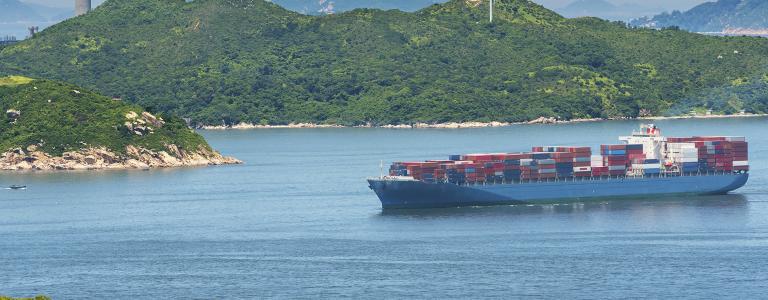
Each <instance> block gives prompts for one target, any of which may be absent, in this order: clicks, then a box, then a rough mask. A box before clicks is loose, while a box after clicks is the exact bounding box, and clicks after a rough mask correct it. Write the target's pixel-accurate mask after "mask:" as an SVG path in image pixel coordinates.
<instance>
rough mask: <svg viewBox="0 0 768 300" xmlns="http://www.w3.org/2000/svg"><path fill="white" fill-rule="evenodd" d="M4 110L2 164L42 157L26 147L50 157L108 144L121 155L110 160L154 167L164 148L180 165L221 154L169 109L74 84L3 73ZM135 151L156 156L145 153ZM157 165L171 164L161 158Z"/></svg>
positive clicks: (0, 88) (1, 119) (0, 133)
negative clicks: (155, 109) (154, 109)
mask: <svg viewBox="0 0 768 300" xmlns="http://www.w3.org/2000/svg"><path fill="white" fill-rule="evenodd" d="M0 109H1V110H2V112H3V115H2V116H0V156H1V157H0V165H1V166H3V168H11V169H15V167H14V166H15V165H17V163H19V162H20V161H14V159H15V158H21V159H22V160H26V161H27V162H31V161H33V160H35V159H37V158H35V157H34V155H33V154H29V155H28V154H27V153H24V152H29V153H33V152H40V153H44V154H45V156H46V157H45V158H46V159H47V158H48V156H52V157H60V156H62V155H64V154H65V153H66V152H70V153H72V152H81V153H86V152H89V151H91V150H94V149H104V150H106V151H107V152H111V153H110V155H112V154H114V156H115V157H116V158H115V161H112V162H108V163H107V164H109V163H120V162H122V161H124V160H127V159H137V160H138V161H142V162H144V163H145V164H147V165H149V166H152V164H153V163H154V162H153V157H150V156H151V155H154V154H156V153H160V152H166V153H167V154H170V155H171V156H174V157H176V158H177V159H179V160H182V161H180V162H179V163H180V165H183V163H184V162H183V160H184V159H186V158H187V157H190V155H193V154H200V155H201V156H202V157H196V159H197V158H202V159H203V160H205V159H210V158H219V157H218V154H217V153H215V152H214V151H212V149H211V148H210V146H209V145H208V144H207V143H206V142H205V140H204V139H203V137H202V136H200V135H198V134H197V133H195V132H194V131H193V130H190V129H189V128H188V127H187V126H186V123H185V122H184V120H182V119H180V118H178V117H173V116H169V115H167V114H159V115H157V116H155V115H152V114H150V113H148V112H146V111H144V109H142V108H141V107H139V106H137V105H133V104H126V103H123V102H122V101H120V100H116V99H112V98H109V97H105V96H102V95H99V94H97V93H95V92H92V91H88V90H85V89H82V88H80V87H77V86H74V85H71V84H66V83H61V82H56V81H49V80H33V79H30V78H26V77H20V76H11V77H2V78H0ZM14 149H15V150H14ZM132 149H133V150H132ZM136 149H138V150H136ZM6 151H11V152H9V153H6ZM131 151H133V152H142V153H141V154H151V155H150V156H147V157H145V158H141V157H139V156H141V155H139V154H137V153H130V152H131ZM153 152H154V153H153ZM104 153H106V152H104ZM13 154H19V155H13ZM30 155H31V156H30ZM41 155H42V154H41ZM163 155H165V154H163ZM12 156H14V157H12ZM64 156H67V155H64ZM70 156H72V155H70ZM118 157H119V158H118ZM38 158H39V157H38ZM154 158H156V157H154ZM201 162H202V161H201ZM52 165H53V162H51V163H50V164H48V163H46V166H52ZM9 166H11V167H9ZM157 166H172V165H171V164H168V165H165V164H164V163H158V164H157ZM29 167H31V165H30V166H29ZM84 168H86V167H84Z"/></svg>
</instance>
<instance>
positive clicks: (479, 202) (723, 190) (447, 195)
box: [368, 173, 749, 209]
mask: <svg viewBox="0 0 768 300" xmlns="http://www.w3.org/2000/svg"><path fill="white" fill-rule="evenodd" d="M748 179H749V174H746V173H745V174H723V175H706V176H680V177H655V178H613V179H595V180H577V181H557V182H532V183H514V184H486V185H461V186H460V185H456V184H451V183H425V182H421V181H397V180H387V179H369V180H368V183H369V185H370V188H371V189H372V190H373V191H375V192H376V195H377V196H378V197H379V200H381V206H382V208H384V209H408V208H445V207H462V206H489V205H512V204H545V203H568V202H580V201H589V200H597V199H610V198H613V199H616V198H620V199H624V198H649V197H654V196H660V195H717V194H727V193H728V192H731V191H734V190H736V189H739V188H741V187H742V186H744V185H745V184H746V183H747V180H748Z"/></svg>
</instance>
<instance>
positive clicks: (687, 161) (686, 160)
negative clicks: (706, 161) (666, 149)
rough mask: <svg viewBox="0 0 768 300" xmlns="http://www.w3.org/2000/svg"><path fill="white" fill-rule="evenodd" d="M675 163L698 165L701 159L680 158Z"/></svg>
mask: <svg viewBox="0 0 768 300" xmlns="http://www.w3.org/2000/svg"><path fill="white" fill-rule="evenodd" d="M675 162H681V163H697V162H699V159H698V158H697V157H680V158H677V159H675Z"/></svg>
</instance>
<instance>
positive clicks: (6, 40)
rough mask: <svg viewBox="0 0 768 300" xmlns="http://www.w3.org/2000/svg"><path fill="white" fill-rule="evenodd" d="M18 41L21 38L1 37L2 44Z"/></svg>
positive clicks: (0, 44)
mask: <svg viewBox="0 0 768 300" xmlns="http://www.w3.org/2000/svg"><path fill="white" fill-rule="evenodd" d="M18 42H19V40H17V39H16V37H15V36H4V37H0V46H3V45H10V44H15V43H18Z"/></svg>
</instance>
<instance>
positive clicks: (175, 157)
mask: <svg viewBox="0 0 768 300" xmlns="http://www.w3.org/2000/svg"><path fill="white" fill-rule="evenodd" d="M166 148H167V149H166V151H152V150H148V149H144V148H141V147H134V146H127V147H126V149H125V150H126V151H125V154H118V153H115V152H113V151H110V150H108V149H106V148H88V149H83V150H80V151H72V152H65V153H64V154H63V155H61V156H51V155H50V154H48V153H45V152H43V151H40V150H38V149H37V147H36V146H34V145H33V146H29V147H27V149H21V148H17V149H13V150H11V151H8V152H6V153H3V154H2V155H0V170H7V171H57V170H61V171H74V170H125V169H151V168H176V167H193V166H209V165H228V164H241V163H242V161H240V160H237V159H235V158H232V157H226V156H222V155H221V154H220V153H218V152H216V151H212V150H209V149H206V148H205V147H202V146H201V147H200V148H198V149H197V150H195V151H185V150H181V149H179V148H178V147H176V146H175V145H168V146H166Z"/></svg>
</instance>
